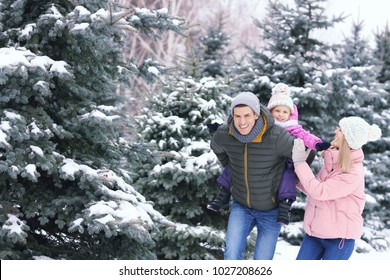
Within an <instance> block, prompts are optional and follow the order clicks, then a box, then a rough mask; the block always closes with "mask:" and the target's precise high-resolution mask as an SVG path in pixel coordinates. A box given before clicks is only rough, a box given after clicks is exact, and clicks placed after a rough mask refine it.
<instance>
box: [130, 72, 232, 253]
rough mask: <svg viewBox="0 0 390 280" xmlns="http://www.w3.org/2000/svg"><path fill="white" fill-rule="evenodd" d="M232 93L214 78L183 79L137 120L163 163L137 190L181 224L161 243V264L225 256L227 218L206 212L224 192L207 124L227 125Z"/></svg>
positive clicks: (150, 170) (154, 99)
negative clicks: (219, 185) (212, 200)
mask: <svg viewBox="0 0 390 280" xmlns="http://www.w3.org/2000/svg"><path fill="white" fill-rule="evenodd" d="M227 90H228V89H227V87H226V85H225V84H224V83H223V81H219V80H218V79H215V78H212V77H205V78H200V79H195V78H193V77H191V76H188V77H186V78H183V77H180V75H179V76H178V78H175V79H172V80H170V81H169V82H166V83H165V85H164V86H163V88H162V90H161V92H158V93H156V94H155V95H154V96H152V97H150V99H149V100H148V102H147V104H148V106H145V108H144V109H143V110H142V111H141V115H139V116H137V117H136V119H137V122H138V124H139V133H140V135H139V137H140V138H141V139H143V140H144V141H145V143H147V144H149V145H150V146H151V147H153V146H154V147H155V149H156V150H157V151H159V153H160V156H161V161H160V163H159V164H156V165H154V166H153V165H152V166H148V170H147V172H146V173H144V174H142V176H140V178H139V179H138V180H137V181H136V182H135V183H134V185H135V186H137V187H138V188H139V190H140V192H141V193H142V194H143V195H145V197H146V198H147V199H150V200H152V201H153V202H154V203H155V206H154V207H155V209H157V210H158V211H160V212H161V213H162V214H163V215H164V216H167V217H169V219H170V220H171V221H173V222H175V224H176V225H175V227H172V228H167V229H163V236H162V238H161V239H160V240H159V241H158V242H157V243H156V246H157V255H158V257H159V258H161V259H215V258H221V256H222V253H221V249H222V247H223V246H224V230H225V227H226V221H227V217H226V216H221V214H219V213H214V212H210V211H207V210H206V205H207V203H208V202H209V201H210V200H211V199H213V198H214V196H215V195H216V193H217V192H218V190H219V187H218V186H217V184H216V178H217V176H218V175H219V174H220V173H221V165H220V163H219V162H218V160H217V158H216V156H215V154H214V153H213V152H212V150H211V149H210V143H209V142H210V137H211V135H210V132H209V130H208V128H207V126H206V124H208V123H213V122H218V123H222V122H224V121H225V119H226V118H225V112H226V110H227V108H228V106H229V104H230V97H229V96H228V95H226V94H225V92H226V91H227ZM143 170H145V168H143Z"/></svg>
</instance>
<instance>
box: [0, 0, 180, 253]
mask: <svg viewBox="0 0 390 280" xmlns="http://www.w3.org/2000/svg"><path fill="white" fill-rule="evenodd" d="M78 2H80V3H81V2H82V4H83V5H84V6H81V5H79V6H73V4H72V2H71V1H67V0H52V1H46V0H44V1H38V0H35V1H34V0H18V1H10V0H3V1H2V2H1V5H0V16H1V22H0V25H1V28H2V33H1V34H0V47H1V48H0V61H1V62H0V67H1V71H0V83H1V88H0V93H1V94H0V96H1V97H0V117H1V123H0V156H1V160H0V186H1V194H0V206H1V207H0V221H1V224H2V227H1V228H0V236H1V239H0V250H1V251H0V258H1V259H32V258H37V257H40V256H47V257H50V258H54V259H150V258H155V257H156V256H155V254H154V252H153V246H154V240H153V238H154V235H155V234H157V233H158V227H159V226H160V225H164V224H165V225H172V223H171V222H169V221H168V220H167V219H166V218H165V217H164V216H162V215H161V214H160V213H159V212H157V211H156V210H155V209H154V208H153V207H152V205H151V204H150V203H149V202H147V201H146V200H145V198H144V197H143V196H142V195H141V194H140V193H138V192H137V191H136V190H135V189H134V188H133V187H132V186H131V174H130V173H129V171H128V170H129V169H130V167H129V166H131V165H133V164H135V162H136V161H137V159H138V158H139V157H142V156H143V155H141V154H138V153H135V152H134V149H137V148H138V146H137V145H136V144H134V145H132V144H130V143H129V142H128V141H127V140H126V139H124V138H123V137H122V136H121V131H122V130H123V127H127V126H128V121H127V120H126V118H124V117H123V116H122V115H121V113H120V112H119V110H118V109H117V107H116V106H115V105H116V104H117V97H116V93H115V91H116V83H117V82H118V81H119V82H126V83H127V84H130V83H131V80H130V79H129V78H130V77H131V76H134V75H139V76H143V77H144V78H146V79H149V80H150V81H153V80H155V79H156V75H159V74H160V73H163V72H164V67H163V66H161V65H159V64H158V63H157V62H155V61H153V60H149V61H145V62H144V63H143V64H141V65H139V66H137V65H134V64H132V63H131V62H126V61H124V60H123V58H122V56H121V42H122V38H123V36H125V35H126V34H128V33H129V32H132V31H136V30H139V31H140V32H145V33H148V34H150V35H151V36H153V34H155V35H158V33H159V32H161V31H167V30H173V31H175V32H182V31H183V30H184V26H183V25H182V23H183V20H181V19H179V18H175V17H172V16H170V15H169V13H168V10H164V9H161V10H159V11H149V10H147V9H136V8H134V9H130V10H125V11H121V10H118V9H117V8H116V7H115V5H114V4H113V3H112V1H108V4H107V1H87V0H84V1H78ZM103 5H104V6H103ZM107 5H108V6H107ZM104 8H107V10H106V9H104ZM144 151H145V152H147V150H146V149H144ZM127 159H129V160H127ZM132 160H134V162H132Z"/></svg>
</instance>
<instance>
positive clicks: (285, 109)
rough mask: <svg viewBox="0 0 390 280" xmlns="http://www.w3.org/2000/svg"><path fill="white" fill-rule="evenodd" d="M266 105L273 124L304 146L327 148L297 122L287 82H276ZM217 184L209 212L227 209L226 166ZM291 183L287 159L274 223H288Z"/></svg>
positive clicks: (293, 194) (293, 180) (292, 175)
mask: <svg viewBox="0 0 390 280" xmlns="http://www.w3.org/2000/svg"><path fill="white" fill-rule="evenodd" d="M267 107H268V109H270V111H271V113H272V116H273V117H274V119H275V125H278V126H281V127H283V128H284V129H286V130H287V131H288V132H290V134H291V135H292V136H294V137H297V138H300V139H302V140H303V141H304V143H305V146H306V147H308V148H310V149H313V150H317V151H323V150H326V149H328V148H329V147H330V143H329V142H323V141H322V140H321V139H320V138H318V137H317V136H315V135H313V134H311V133H309V132H307V131H306V130H304V129H303V128H302V126H301V125H298V111H297V107H296V106H295V105H294V104H293V101H292V99H291V97H290V88H289V87H288V86H287V85H285V84H283V83H279V84H277V85H276V86H275V87H274V88H273V89H272V96H271V99H270V100H269V102H268V106H267ZM208 127H209V129H210V131H211V132H212V131H215V130H216V129H217V126H216V125H215V124H210V125H208ZM217 183H218V185H220V186H221V191H220V193H219V194H218V196H217V197H216V198H215V199H214V200H213V201H212V202H211V203H209V204H208V205H207V209H209V210H212V211H219V210H228V209H229V202H230V191H229V189H230V186H231V182H230V173H229V166H226V167H225V168H224V170H223V172H222V174H221V175H220V176H219V177H218V179H217ZM295 184H296V176H295V173H294V167H293V163H292V161H291V160H288V161H287V163H286V168H285V170H284V173H283V176H282V179H281V182H280V185H279V189H278V201H279V216H278V219H277V222H278V223H282V224H285V225H288V224H289V222H290V211H291V205H292V203H293V202H294V201H295V199H296V191H295Z"/></svg>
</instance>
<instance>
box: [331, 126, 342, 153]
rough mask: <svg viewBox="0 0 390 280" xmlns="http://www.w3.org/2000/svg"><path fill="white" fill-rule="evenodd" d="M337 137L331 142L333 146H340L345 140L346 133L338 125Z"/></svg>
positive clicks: (335, 132)
mask: <svg viewBox="0 0 390 280" xmlns="http://www.w3.org/2000/svg"><path fill="white" fill-rule="evenodd" d="M334 134H335V137H334V139H333V141H332V142H331V143H330V144H331V145H332V147H335V148H340V146H341V143H342V142H343V141H344V139H345V138H344V133H343V132H342V131H341V129H340V128H339V127H338V128H336V130H335V131H334Z"/></svg>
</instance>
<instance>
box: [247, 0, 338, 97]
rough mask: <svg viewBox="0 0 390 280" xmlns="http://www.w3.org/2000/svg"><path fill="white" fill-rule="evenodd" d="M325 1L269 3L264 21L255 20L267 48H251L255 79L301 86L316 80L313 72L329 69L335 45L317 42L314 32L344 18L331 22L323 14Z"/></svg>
mask: <svg viewBox="0 0 390 280" xmlns="http://www.w3.org/2000/svg"><path fill="white" fill-rule="evenodd" d="M324 2H326V0H295V1H294V5H293V7H290V6H289V5H288V4H283V3H281V2H280V1H277V0H276V1H269V2H268V6H267V14H266V17H265V18H264V20H263V21H259V20H255V24H256V26H258V27H259V28H260V29H261V34H262V35H261V37H262V39H263V40H264V43H265V47H264V48H263V49H261V50H259V51H258V50H256V48H253V47H250V46H248V51H249V53H250V55H251V60H252V61H251V66H252V67H254V69H255V71H254V73H253V75H254V76H257V77H259V76H268V77H270V78H271V77H272V78H273V79H274V80H273V82H275V83H278V82H283V83H286V84H289V85H292V86H297V87H302V86H304V85H305V84H306V83H310V82H312V81H313V76H312V74H313V72H315V71H318V70H323V69H324V68H326V67H327V66H329V62H330V61H329V52H331V51H332V46H331V45H330V44H327V43H325V42H322V41H320V40H318V39H317V38H316V37H315V32H318V31H321V30H325V29H327V28H330V27H333V26H334V24H336V23H338V22H341V21H342V20H343V19H344V17H343V16H342V15H340V16H338V17H333V18H331V19H329V18H328V17H327V16H326V15H325V13H324V10H325V8H324V7H323V4H324ZM253 80H254V79H253ZM254 87H255V88H256V84H254ZM262 89H264V88H262V87H261V86H260V87H258V90H262ZM249 90H250V88H249ZM252 91H253V90H252Z"/></svg>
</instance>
